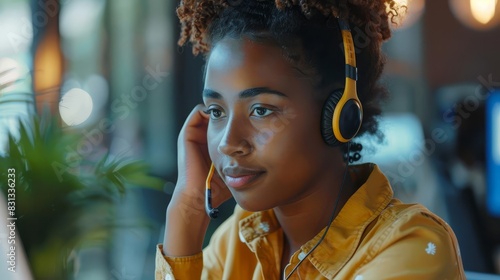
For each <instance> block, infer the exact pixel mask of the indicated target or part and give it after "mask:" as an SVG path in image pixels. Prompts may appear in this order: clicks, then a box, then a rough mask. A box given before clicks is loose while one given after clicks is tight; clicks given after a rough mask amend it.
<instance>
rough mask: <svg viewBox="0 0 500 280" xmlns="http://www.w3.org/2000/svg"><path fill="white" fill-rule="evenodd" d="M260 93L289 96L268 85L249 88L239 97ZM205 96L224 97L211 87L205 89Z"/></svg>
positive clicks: (248, 96) (253, 95)
mask: <svg viewBox="0 0 500 280" xmlns="http://www.w3.org/2000/svg"><path fill="white" fill-rule="evenodd" d="M259 94H274V95H278V96H281V97H288V96H286V95H285V94H284V93H282V92H280V91H277V90H274V89H270V88H268V87H256V88H249V89H245V90H243V91H241V92H240V93H238V96H239V98H251V97H255V96H257V95H259ZM203 98H213V99H222V95H221V94H220V93H218V92H216V91H214V90H211V89H203Z"/></svg>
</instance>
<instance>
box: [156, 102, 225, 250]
mask: <svg viewBox="0 0 500 280" xmlns="http://www.w3.org/2000/svg"><path fill="white" fill-rule="evenodd" d="M204 108H205V107H204V106H203V105H201V104H200V105H197V106H196V107H195V108H194V109H193V110H192V111H191V113H190V114H189V116H188V117H187V119H186V121H185V123H184V126H183V127H182V129H181V132H180V133H179V138H178V140H177V148H178V152H177V165H178V179H177V184H176V186H175V190H174V194H173V196H172V200H171V201H170V203H169V205H168V209H167V219H166V223H165V225H166V227H165V239H164V243H163V244H164V247H163V251H164V254H165V255H168V256H187V255H193V254H196V253H198V252H200V251H201V248H202V244H203V239H204V237H205V232H206V229H207V227H208V224H209V221H210V218H209V217H208V216H207V214H206V213H205V181H206V178H207V175H208V172H209V169H210V165H211V160H210V156H209V154H208V146H207V128H208V122H209V116H208V115H207V114H205V113H204V112H203V109H204ZM211 188H212V199H213V201H212V204H213V205H214V207H217V206H218V205H220V204H221V203H222V202H224V201H226V200H227V199H229V198H230V197H231V193H230V192H229V190H228V189H227V187H226V185H225V184H224V182H223V181H222V179H221V178H220V176H219V175H218V173H217V172H215V173H214V176H213V178H212V181H211Z"/></svg>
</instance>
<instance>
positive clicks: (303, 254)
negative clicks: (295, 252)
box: [299, 252, 307, 260]
mask: <svg viewBox="0 0 500 280" xmlns="http://www.w3.org/2000/svg"><path fill="white" fill-rule="evenodd" d="M306 256H307V254H306V253H304V252H300V254H299V260H303V259H304V258H305V257H306Z"/></svg>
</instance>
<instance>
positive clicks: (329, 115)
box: [321, 90, 343, 146]
mask: <svg viewBox="0 0 500 280" xmlns="http://www.w3.org/2000/svg"><path fill="white" fill-rule="evenodd" d="M342 94H343V92H342V90H336V91H334V92H332V93H331V94H330V96H328V98H327V99H326V101H325V105H323V110H322V113H321V136H322V137H323V141H325V143H326V144H327V145H328V146H338V145H340V144H342V142H340V141H338V140H337V138H336V137H335V135H334V134H333V126H332V121H333V112H334V111H335V107H337V104H338V103H339V100H340V98H341V97H342ZM337 125H339V124H337Z"/></svg>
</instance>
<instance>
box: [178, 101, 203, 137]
mask: <svg viewBox="0 0 500 280" xmlns="http://www.w3.org/2000/svg"><path fill="white" fill-rule="evenodd" d="M204 110H205V105H203V104H198V105H196V106H195V107H194V108H193V110H192V111H191V113H190V114H189V116H188V117H187V118H186V121H185V122H184V125H183V127H182V129H181V132H180V134H179V141H191V142H195V143H199V144H203V143H206V142H207V127H208V120H209V117H208V115H207V114H205V113H204V112H203V111H204Z"/></svg>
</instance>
